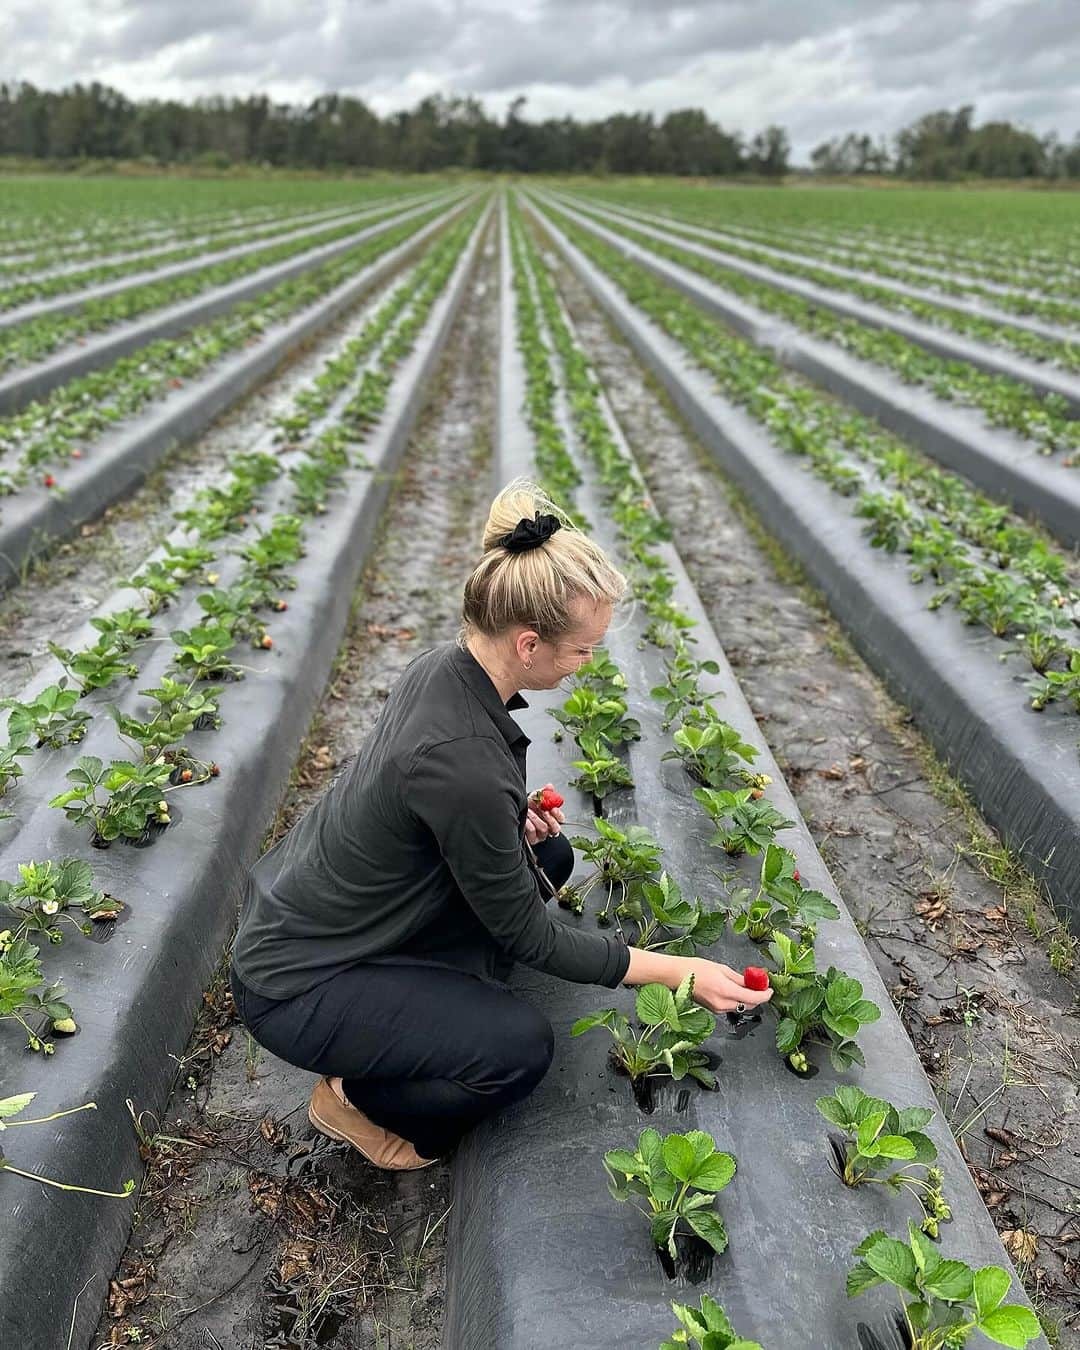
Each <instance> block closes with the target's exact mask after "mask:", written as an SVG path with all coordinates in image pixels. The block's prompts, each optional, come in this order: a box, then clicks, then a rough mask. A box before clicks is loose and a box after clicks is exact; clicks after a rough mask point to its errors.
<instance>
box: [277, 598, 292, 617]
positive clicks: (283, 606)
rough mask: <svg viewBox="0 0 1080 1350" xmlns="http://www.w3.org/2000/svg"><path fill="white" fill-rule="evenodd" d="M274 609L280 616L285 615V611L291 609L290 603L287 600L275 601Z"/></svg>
mask: <svg viewBox="0 0 1080 1350" xmlns="http://www.w3.org/2000/svg"><path fill="white" fill-rule="evenodd" d="M274 608H275V609H276V610H277V612H278V613H279V614H282V613H284V611H285V610H287V609H288V608H289V602H288V601H287V600H275V601H274Z"/></svg>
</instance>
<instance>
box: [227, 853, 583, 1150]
mask: <svg viewBox="0 0 1080 1350" xmlns="http://www.w3.org/2000/svg"><path fill="white" fill-rule="evenodd" d="M536 855H537V858H538V860H539V862H540V865H541V867H543V869H544V871H545V872H546V873H547V875H548V876H549V877H550V878H551V880H552V882H553V883H554V884H555V885H556V886H561V885H562V884H563V883H564V882H565V881H566V880H567V879H568V878H569V876H570V873H571V872H572V871H573V865H574V858H573V849H572V848H571V846H570V844H569V843H568V842H567V841H566V839H565V837H563V836H559V837H557V838H555V839H546V840H544V841H543V842H542V843H541V844H539V845H538V846H537V848H536ZM470 921H471V920H470ZM467 922H469V921H467ZM483 936H486V934H483V932H482V930H481V931H480V932H479V933H478V934H477V935H476V942H475V943H473V944H471V945H470V934H469V932H468V930H467V927H466V929H465V930H464V931H458V932H455V933H448V934H447V935H446V945H445V950H441V949H440V947H439V945H438V941H437V936H434V937H433V936H432V935H427V936H425V937H424V938H423V939H422V941H421V942H420V943H418V944H412V945H410V948H409V949H408V950H403V951H401V952H398V953H394V954H392V955H389V956H387V957H385V958H381V959H376V960H372V961H365V962H362V963H360V964H358V965H355V966H350V967H349V968H348V969H347V970H343V971H341V972H340V973H339V974H337V975H334V976H333V977H332V978H331V979H329V980H326V981H325V982H324V983H322V984H319V985H316V986H315V988H314V989H309V990H308V991H307V992H306V993H304V994H298V995H297V996H296V997H295V998H288V999H269V998H263V997H262V996H261V995H260V994H256V993H253V992H252V991H251V990H249V989H247V988H245V986H244V985H243V984H242V983H241V981H240V980H239V978H238V977H237V976H236V974H235V973H233V975H232V990H233V997H234V999H235V1000H236V1006H237V1009H238V1011H239V1013H240V1016H241V1018H242V1019H243V1021H244V1022H245V1023H246V1025H247V1027H248V1029H249V1030H250V1031H251V1034H252V1036H254V1037H255V1039H256V1040H257V1041H258V1042H259V1044H260V1045H263V1046H265V1047H266V1049H267V1050H269V1051H271V1053H272V1054H275V1055H277V1056H278V1057H279V1058H280V1059H284V1060H286V1061H287V1062H288V1063H289V1064H295V1065H296V1066H297V1067H298V1068H302V1069H310V1070H311V1071H312V1072H314V1073H319V1074H327V1075H330V1076H332V1077H340V1078H341V1079H342V1080H343V1084H342V1085H343V1087H344V1091H345V1096H346V1097H347V1098H348V1100H349V1101H350V1102H352V1104H353V1105H354V1106H356V1107H359V1109H360V1110H361V1111H363V1112H364V1114H365V1115H366V1116H368V1117H369V1118H370V1119H371V1120H373V1121H374V1122H375V1123H376V1124H377V1125H382V1126H383V1127H384V1128H385V1129H388V1130H391V1131H393V1133H394V1134H397V1135H400V1136H401V1137H402V1138H403V1139H407V1140H408V1141H409V1142H410V1143H411V1144H412V1145H413V1147H414V1148H415V1149H416V1151H417V1153H419V1154H420V1156H421V1157H422V1158H435V1157H438V1156H439V1155H440V1154H443V1153H447V1152H449V1150H451V1149H452V1148H453V1147H454V1146H455V1145H456V1144H457V1143H458V1141H459V1140H460V1139H461V1137H462V1135H464V1134H465V1133H466V1132H467V1131H468V1130H470V1129H471V1128H472V1127H473V1126H474V1125H475V1124H477V1122H478V1121H481V1120H483V1119H484V1118H485V1117H486V1116H489V1115H491V1114H492V1113H493V1112H495V1111H498V1110H500V1109H501V1108H502V1107H504V1106H508V1105H509V1104H510V1103H512V1102H516V1101H520V1100H521V1099H522V1098H523V1097H526V1096H528V1094H529V1093H530V1092H531V1091H532V1090H533V1088H534V1087H536V1085H537V1083H539V1082H540V1080H541V1079H542V1078H543V1076H544V1074H545V1073H547V1071H548V1067H549V1065H550V1064H551V1057H552V1053H553V1050H554V1038H553V1035H552V1030H551V1026H550V1024H549V1023H548V1020H547V1018H546V1017H544V1016H543V1015H542V1014H541V1013H539V1012H537V1011H536V1009H535V1008H533V1007H531V1006H530V1005H529V1004H528V1003H525V1002H523V1001H522V1000H521V999H520V998H517V997H516V996H515V995H514V994H512V993H511V992H510V990H509V989H508V988H507V986H506V984H505V983H504V982H503V980H504V978H505V976H506V975H507V974H509V967H510V964H511V963H509V962H506V961H503V960H500V958H499V954H498V953H497V952H495V950H494V948H493V946H492V945H491V944H490V943H489V946H488V948H486V949H485V947H484V946H483V943H482V937H483Z"/></svg>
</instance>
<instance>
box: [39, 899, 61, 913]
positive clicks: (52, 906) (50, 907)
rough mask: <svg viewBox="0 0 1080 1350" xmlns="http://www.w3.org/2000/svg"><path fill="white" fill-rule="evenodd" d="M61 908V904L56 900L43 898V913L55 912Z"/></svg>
mask: <svg viewBox="0 0 1080 1350" xmlns="http://www.w3.org/2000/svg"><path fill="white" fill-rule="evenodd" d="M59 908H60V905H59V903H58V902H57V901H56V900H43V901H42V902H41V910H42V913H43V914H55V913H56V911H57V910H58V909H59Z"/></svg>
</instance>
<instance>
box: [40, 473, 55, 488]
mask: <svg viewBox="0 0 1080 1350" xmlns="http://www.w3.org/2000/svg"><path fill="white" fill-rule="evenodd" d="M42 482H43V483H44V484H45V486H46V487H55V486H56V479H55V478H54V477H53V476H52V474H51V473H47V474H46V475H45V477H44V478H43V479H42Z"/></svg>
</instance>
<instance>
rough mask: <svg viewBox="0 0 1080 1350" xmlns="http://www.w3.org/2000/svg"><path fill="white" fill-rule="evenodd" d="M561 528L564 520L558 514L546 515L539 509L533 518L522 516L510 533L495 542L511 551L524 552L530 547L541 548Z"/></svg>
mask: <svg viewBox="0 0 1080 1350" xmlns="http://www.w3.org/2000/svg"><path fill="white" fill-rule="evenodd" d="M561 529H562V521H561V520H560V519H559V517H558V516H545V515H541V514H540V512H539V511H537V513H536V515H535V516H534V517H533V519H532V520H530V519H529V517H528V516H522V518H521V519H520V520H519V521H518V523H517V524H516V525H515V526H514V528H513V530H512V531H511V533H510V534H504V535H503V537H502V538H501V539H497V540H496V541H495V542H496V544H497V545H498V547H499V548H505V549H507V550H508V551H509V552H510V553H524V552H526V551H527V550H528V549H530V548H539V547H540V545H541V544H543V543H546V542H547V540H549V539H550V538H551V536H552V535H553V534H554V533H555V531H556V530H561Z"/></svg>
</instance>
